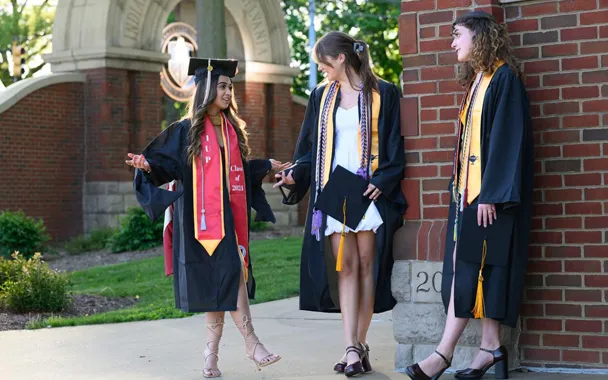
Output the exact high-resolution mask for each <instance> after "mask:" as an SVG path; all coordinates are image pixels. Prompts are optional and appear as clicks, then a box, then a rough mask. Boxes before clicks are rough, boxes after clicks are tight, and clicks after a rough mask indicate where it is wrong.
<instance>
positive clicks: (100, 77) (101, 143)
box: [83, 68, 162, 232]
mask: <svg viewBox="0 0 608 380" xmlns="http://www.w3.org/2000/svg"><path fill="white" fill-rule="evenodd" d="M85 74H86V76H87V83H86V86H85V99H86V106H85V118H86V120H87V123H86V127H85V128H86V132H85V135H86V153H85V156H86V161H87V165H86V167H87V172H86V184H85V190H84V195H83V197H84V198H83V204H84V230H85V232H90V231H91V230H93V229H97V228H100V227H108V226H116V225H118V222H119V217H120V216H121V215H123V214H124V213H125V211H126V210H127V208H129V207H134V206H137V202H136V200H135V196H134V194H133V185H132V180H133V169H132V168H130V167H128V166H127V165H126V164H125V159H126V154H127V152H133V153H139V152H141V150H142V149H143V148H144V147H145V145H146V144H147V143H149V142H150V141H151V140H152V138H153V137H154V136H156V135H157V134H158V133H159V132H160V130H161V112H162V104H161V99H162V95H161V88H160V82H159V76H158V75H159V74H158V73H157V72H147V71H128V70H124V69H113V68H99V69H92V70H87V71H85Z"/></svg>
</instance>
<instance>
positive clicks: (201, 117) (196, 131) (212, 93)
mask: <svg viewBox="0 0 608 380" xmlns="http://www.w3.org/2000/svg"><path fill="white" fill-rule="evenodd" d="M218 80H219V76H212V77H211V86H210V87H209V97H208V99H207V103H205V104H203V101H204V100H205V87H206V85H207V78H203V79H202V80H201V81H200V82H198V84H197V85H196V89H195V90H194V94H193V95H192V98H191V99H190V102H189V103H188V112H187V114H186V116H185V117H184V119H190V120H191V126H190V130H189V131H188V144H189V146H188V162H189V163H190V164H192V163H193V162H194V158H195V157H197V156H200V154H201V149H202V146H201V133H203V131H204V130H205V117H206V116H207V109H208V108H209V105H210V104H212V103H213V101H214V100H215V98H216V96H217V83H218ZM221 112H223V113H224V116H226V118H227V119H228V120H229V121H230V123H231V124H232V125H233V126H234V131H235V132H236V135H237V137H238V140H239V148H240V150H241V158H242V159H243V161H245V160H246V159H247V157H248V156H249V144H248V141H247V131H246V130H245V126H246V123H245V121H243V119H241V118H240V117H239V116H238V106H237V105H236V100H235V96H234V89H233V90H232V99H231V100H230V106H229V107H228V108H226V109H225V110H223V111H221Z"/></svg>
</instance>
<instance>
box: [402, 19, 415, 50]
mask: <svg viewBox="0 0 608 380" xmlns="http://www.w3.org/2000/svg"><path fill="white" fill-rule="evenodd" d="M417 36H418V24H417V21H416V15H415V14H401V15H399V54H402V55H403V54H416V53H418V38H417Z"/></svg>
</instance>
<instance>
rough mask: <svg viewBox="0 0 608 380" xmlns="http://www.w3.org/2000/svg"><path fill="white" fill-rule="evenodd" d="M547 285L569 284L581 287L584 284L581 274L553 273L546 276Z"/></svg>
mask: <svg viewBox="0 0 608 380" xmlns="http://www.w3.org/2000/svg"><path fill="white" fill-rule="evenodd" d="M545 283H546V284H547V286H569V287H580V286H581V284H582V280H581V276H580V275H569V274H552V275H548V276H547V277H546V278H545Z"/></svg>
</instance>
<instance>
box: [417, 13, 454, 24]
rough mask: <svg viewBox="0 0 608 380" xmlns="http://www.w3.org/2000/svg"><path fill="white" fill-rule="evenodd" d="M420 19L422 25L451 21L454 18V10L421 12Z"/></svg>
mask: <svg viewBox="0 0 608 380" xmlns="http://www.w3.org/2000/svg"><path fill="white" fill-rule="evenodd" d="M418 20H419V21H420V25H425V24H439V23H442V22H451V21H453V20H454V12H453V11H451V10H450V11H440V12H432V13H424V14H421V15H419V16H418Z"/></svg>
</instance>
